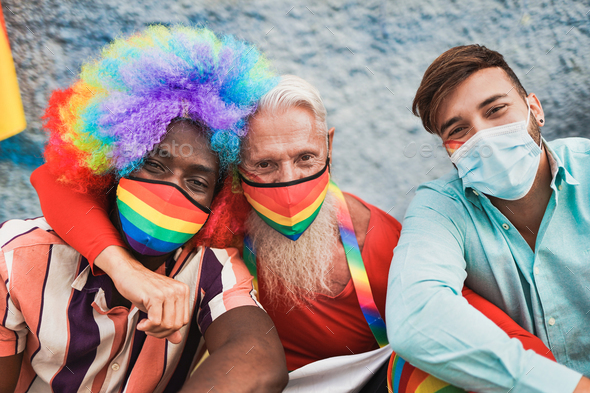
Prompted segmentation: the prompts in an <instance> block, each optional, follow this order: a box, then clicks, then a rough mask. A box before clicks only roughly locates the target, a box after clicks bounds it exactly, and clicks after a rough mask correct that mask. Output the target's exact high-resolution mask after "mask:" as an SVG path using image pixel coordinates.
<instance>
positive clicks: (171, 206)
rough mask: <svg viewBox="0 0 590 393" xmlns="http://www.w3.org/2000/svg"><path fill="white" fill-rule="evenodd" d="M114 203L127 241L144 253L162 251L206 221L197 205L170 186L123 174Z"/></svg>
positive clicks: (172, 246)
mask: <svg viewBox="0 0 590 393" xmlns="http://www.w3.org/2000/svg"><path fill="white" fill-rule="evenodd" d="M117 207H118V209H119V218H120V220H121V226H122V228H123V231H124V232H125V235H126V236H127V241H128V242H129V245H130V246H131V247H133V249H135V250H136V251H139V252H141V253H142V254H145V255H164V254H166V253H168V252H170V251H173V250H175V249H177V248H178V247H180V246H182V245H183V244H184V243H186V242H187V241H188V240H189V239H190V238H191V237H193V236H194V235H195V233H197V232H198V231H199V230H200V229H201V227H202V226H203V225H204V224H205V222H206V221H207V218H208V217H209V214H208V213H207V212H206V211H205V210H204V209H206V208H203V207H198V206H196V205H195V204H194V203H193V202H191V200H190V199H187V197H186V196H185V195H183V193H182V192H180V191H179V190H178V189H176V188H175V187H173V186H170V185H166V184H158V183H156V182H153V183H152V182H149V181H146V180H133V179H126V178H123V179H121V181H120V182H119V186H118V187H117Z"/></svg>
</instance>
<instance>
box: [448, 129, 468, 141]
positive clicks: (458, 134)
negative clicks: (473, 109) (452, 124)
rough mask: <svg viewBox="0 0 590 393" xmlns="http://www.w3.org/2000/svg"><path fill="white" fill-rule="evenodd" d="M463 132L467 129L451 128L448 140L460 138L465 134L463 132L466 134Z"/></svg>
mask: <svg viewBox="0 0 590 393" xmlns="http://www.w3.org/2000/svg"><path fill="white" fill-rule="evenodd" d="M465 130H467V127H456V128H453V129H452V130H451V131H450V132H449V138H450V137H454V138H460V137H461V136H463V134H465V132H466V131H465Z"/></svg>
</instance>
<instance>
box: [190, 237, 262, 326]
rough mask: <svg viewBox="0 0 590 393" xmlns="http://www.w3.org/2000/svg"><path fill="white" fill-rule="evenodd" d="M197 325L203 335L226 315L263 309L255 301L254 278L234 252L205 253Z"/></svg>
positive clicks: (207, 251)
mask: <svg viewBox="0 0 590 393" xmlns="http://www.w3.org/2000/svg"><path fill="white" fill-rule="evenodd" d="M198 290H199V297H198V302H199V311H198V314H197V322H198V324H199V328H200V330H201V333H203V334H205V331H206V330H207V328H208V327H209V325H211V323H212V322H213V321H214V320H215V319H217V318H219V317H220V316H221V315H222V314H223V313H225V312H227V311H229V310H231V309H234V308H237V307H242V306H257V307H260V308H262V306H261V305H260V304H259V303H258V301H257V300H256V293H255V291H254V287H253V286H252V276H251V275H250V273H249V272H248V269H247V268H246V265H245V264H244V261H243V260H242V259H241V258H240V256H239V252H238V250H237V249H235V248H228V249H213V248H206V249H205V250H204V255H203V261H202V265H201V277H200V279H199V288H198Z"/></svg>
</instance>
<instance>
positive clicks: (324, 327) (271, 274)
mask: <svg viewBox="0 0 590 393" xmlns="http://www.w3.org/2000/svg"><path fill="white" fill-rule="evenodd" d="M333 138H334V128H332V129H330V130H329V131H328V128H327V125H326V109H325V107H324V105H323V103H322V100H321V98H320V95H319V92H318V91H317V89H315V88H314V87H313V86H312V85H310V84H309V83H307V82H306V81H304V80H303V79H301V78H299V77H296V76H292V75H286V76H283V77H282V78H281V81H280V82H279V84H278V86H276V87H275V88H274V89H273V90H271V91H270V92H269V93H267V94H266V95H265V96H264V97H263V98H262V100H261V101H260V103H259V109H258V111H257V113H256V114H255V115H254V116H253V118H252V119H251V120H250V128H249V134H248V136H247V138H246V141H245V144H244V147H243V149H242V160H241V164H240V166H239V172H240V175H241V179H242V188H243V190H244V195H245V196H246V198H247V199H248V202H250V204H251V205H252V207H253V209H252V211H251V213H250V215H249V218H248V220H247V223H246V231H247V234H248V236H247V238H246V242H245V245H246V247H245V249H244V251H245V260H246V262H247V264H248V265H249V268H250V272H251V273H252V274H253V275H254V276H255V277H256V276H259V277H258V279H259V296H260V297H259V298H260V302H261V304H262V305H263V306H264V308H265V309H266V310H267V312H268V313H269V315H270V316H271V318H272V319H273V321H274V322H275V326H276V328H277V331H278V333H279V336H280V337H281V341H282V343H283V347H284V348H285V353H286V356H287V365H288V367H289V370H296V369H298V370H297V371H296V372H294V373H291V382H290V385H289V386H290V387H289V389H291V388H292V389H294V390H298V391H303V390H306V391H309V390H307V388H310V389H311V390H313V391H326V390H325V389H328V390H329V391H358V389H360V387H361V386H363V385H365V386H364V388H363V390H362V391H367V392H369V391H370V392H376V391H384V392H386V391H387V385H386V372H387V362H386V360H387V359H388V358H389V355H390V353H391V350H390V349H389V347H388V346H387V347H385V346H386V344H387V341H386V340H387V339H386V337H385V336H384V335H383V331H382V329H383V327H384V323H383V320H382V319H381V316H382V315H383V309H384V306H385V292H386V282H387V272H388V269H389V265H390V262H391V258H392V256H393V249H394V248H395V246H396V244H397V240H398V238H399V234H400V229H401V225H400V224H399V222H398V221H397V220H395V219H394V218H393V217H391V216H389V215H388V214H387V213H385V212H383V211H382V210H380V209H378V208H376V207H374V206H372V205H370V204H368V203H366V202H363V201H362V200H360V199H359V198H357V197H355V196H353V195H351V194H346V193H345V194H343V193H342V192H341V191H340V190H339V189H338V187H337V186H336V184H334V183H333V182H332V181H331V179H330V165H331V159H332V140H333ZM367 277H368V278H367ZM359 304H360V305H361V306H359ZM380 346H382V347H385V348H383V349H381V350H379V349H378V348H379V347H380ZM322 359H324V360H322ZM301 367H303V368H301ZM367 381H368V382H367ZM339 388H340V389H341V390H339ZM322 389H324V390H322Z"/></svg>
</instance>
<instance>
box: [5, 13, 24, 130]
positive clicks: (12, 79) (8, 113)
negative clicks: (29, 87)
mask: <svg viewBox="0 0 590 393" xmlns="http://www.w3.org/2000/svg"><path fill="white" fill-rule="evenodd" d="M0 24H1V25H2V29H1V32H0V141H1V140H3V139H6V138H9V137H11V136H13V135H15V134H18V133H19V132H21V131H22V130H24V129H25V128H26V126H27V121H26V120H25V111H24V109H23V103H22V101H21V97H20V91H19V89H18V80H17V79H16V70H15V69H14V63H13V61H12V53H11V52H10V44H9V43H8V32H7V31H6V24H5V23H4V15H3V14H2V7H1V4H0Z"/></svg>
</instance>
